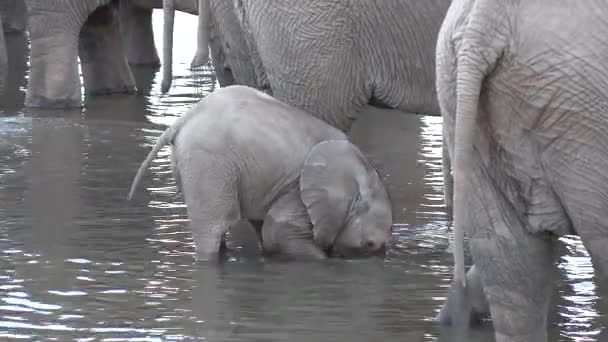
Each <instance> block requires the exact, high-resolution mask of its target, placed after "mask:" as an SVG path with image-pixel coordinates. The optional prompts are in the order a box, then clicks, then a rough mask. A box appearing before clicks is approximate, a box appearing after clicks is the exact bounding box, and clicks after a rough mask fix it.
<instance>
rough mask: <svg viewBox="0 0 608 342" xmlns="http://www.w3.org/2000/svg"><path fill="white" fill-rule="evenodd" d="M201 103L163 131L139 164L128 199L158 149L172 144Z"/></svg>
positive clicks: (198, 109) (133, 192)
mask: <svg viewBox="0 0 608 342" xmlns="http://www.w3.org/2000/svg"><path fill="white" fill-rule="evenodd" d="M201 102H202V101H201ZM201 104H202V103H199V104H198V105H196V106H194V107H193V108H191V109H190V110H188V111H187V112H186V113H185V114H184V115H182V116H181V117H180V118H179V119H177V120H175V122H174V123H173V125H171V126H170V127H169V128H167V129H166V130H165V131H164V132H163V134H161V135H160V138H158V142H156V145H154V147H152V150H151V151H150V153H148V156H147V157H146V159H145V160H144V161H143V163H141V165H140V166H139V170H137V174H136V175H135V178H133V183H132V184H131V190H130V191H129V195H128V196H127V200H129V201H130V200H131V199H132V198H133V195H134V194H135V190H136V189H137V186H138V185H139V183H141V180H142V178H143V177H144V173H145V172H146V170H147V169H148V167H149V166H150V164H151V163H152V160H153V159H154V157H155V156H156V154H157V153H158V151H160V150H161V149H162V148H163V147H164V146H165V145H168V144H170V143H171V142H172V141H173V139H174V138H175V135H176V134H177V132H178V131H179V129H180V128H181V127H182V126H183V125H184V124H185V123H186V122H187V121H188V120H190V118H192V117H193V116H194V115H195V114H196V113H199V112H200V107H201Z"/></svg>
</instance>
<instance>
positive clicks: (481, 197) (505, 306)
mask: <svg viewBox="0 0 608 342" xmlns="http://www.w3.org/2000/svg"><path fill="white" fill-rule="evenodd" d="M473 170H474V174H473V176H472V177H470V179H471V182H472V184H471V187H470V188H471V190H472V193H471V195H470V196H467V202H468V203H467V204H466V205H467V208H471V210H470V211H469V212H468V213H467V214H468V217H466V218H465V221H464V222H466V223H465V224H466V225H467V227H469V228H468V233H469V237H470V247H471V253H472V255H473V260H474V262H475V267H477V268H478V270H479V274H480V276H481V281H482V284H483V288H484V292H485V294H486V298H487V300H488V303H489V306H490V314H491V317H492V321H493V324H494V328H495V330H496V341H497V342H507V341H508V342H515V341H518V342H519V341H546V340H547V316H548V307H549V303H550V298H551V295H552V293H553V284H554V281H552V278H553V277H554V276H555V267H553V261H554V245H555V243H554V242H555V240H556V237H555V236H553V235H550V234H547V235H544V234H545V233H537V234H532V233H531V232H530V231H529V229H528V227H527V225H526V224H525V223H524V222H522V221H521V219H520V216H519V215H518V214H517V212H516V208H515V207H514V206H513V204H512V203H511V202H510V201H509V200H508V199H507V198H506V196H505V193H504V192H503V190H504V189H502V188H501V189H498V188H497V187H496V184H497V183H496V182H494V181H493V180H492V179H491V176H490V175H489V174H488V172H487V171H488V170H487V169H485V168H484V167H483V166H482V165H481V163H478V167H475V168H473Z"/></svg>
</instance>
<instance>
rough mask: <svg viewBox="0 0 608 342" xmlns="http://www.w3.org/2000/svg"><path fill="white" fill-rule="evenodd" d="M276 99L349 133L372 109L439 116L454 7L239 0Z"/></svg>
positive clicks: (392, 1) (440, 0)
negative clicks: (441, 38) (439, 41)
mask: <svg viewBox="0 0 608 342" xmlns="http://www.w3.org/2000/svg"><path fill="white" fill-rule="evenodd" d="M234 3H235V11H236V13H237V18H239V19H240V20H241V23H242V27H243V28H244V29H245V32H246V36H247V35H248V37H250V38H251V39H252V40H253V46H254V47H256V48H257V52H258V53H259V56H260V59H261V63H262V65H263V67H264V70H265V72H266V76H267V77H268V82H269V84H270V87H271V89H272V94H273V96H275V97H276V98H278V99H280V100H282V101H285V102H287V103H289V104H291V105H293V106H295V107H298V108H300V109H303V110H305V111H306V112H309V113H312V114H313V115H314V116H316V117H318V118H321V119H323V120H324V121H326V122H327V123H329V124H330V125H332V126H334V127H336V128H338V129H340V130H342V131H348V130H349V129H350V126H351V124H352V121H353V120H354V119H355V118H356V115H357V113H358V112H360V111H361V110H362V108H363V107H364V106H365V105H367V104H368V103H370V102H371V103H373V104H376V105H380V106H387V107H391V108H398V109H401V110H403V111H406V112H411V113H424V114H430V115H439V107H438V104H437V100H436V95H435V77H434V74H435V65H434V58H433V57H434V55H435V44H436V38H437V33H438V31H439V27H440V25H441V22H442V20H443V18H444V15H445V13H446V11H447V8H448V6H449V4H450V1H449V0H430V1H400V0H388V1H381V2H380V1H369V0H347V1H344V0H324V1H299V0H284V1H280V2H277V1H272V0H237V1H234Z"/></svg>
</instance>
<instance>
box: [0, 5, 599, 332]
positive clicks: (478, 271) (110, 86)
mask: <svg viewBox="0 0 608 342" xmlns="http://www.w3.org/2000/svg"><path fill="white" fill-rule="evenodd" d="M10 1H12V0H8V1H5V0H3V3H9V2H10ZM24 1H25V4H26V5H27V21H28V30H29V35H30V42H31V52H30V54H31V59H30V65H31V71H30V77H29V84H28V90H27V96H26V105H27V106H34V107H39V106H42V107H62V106H63V107H69V106H79V105H80V101H81V99H80V98H81V94H80V83H79V77H78V62H77V59H76V56H79V57H80V63H81V67H82V73H83V79H84V83H85V89H86V91H87V92H90V93H91V94H103V93H108V92H116V91H120V92H133V91H136V89H135V86H134V82H133V77H132V76H131V73H130V70H129V63H131V64H137V63H144V64H158V62H159V60H158V57H157V55H156V50H155V48H154V44H153V40H152V39H151V37H152V35H151V22H150V14H151V10H152V8H158V7H163V8H164V11H165V32H164V38H163V39H164V41H165V43H164V51H163V56H164V57H163V62H164V63H165V65H164V66H163V68H164V74H163V85H162V88H163V90H164V91H167V90H169V86H170V82H171V68H170V61H171V52H172V51H171V47H172V44H171V39H172V18H173V16H172V12H173V11H174V10H175V9H178V10H185V11H189V12H191V13H199V12H200V13H199V26H198V28H197V30H196V31H197V32H193V37H196V39H194V38H192V40H193V42H196V44H197V46H198V48H197V54H196V56H195V57H194V59H193V63H192V64H193V65H200V64H204V63H206V61H207V55H210V56H211V61H212V63H213V66H214V69H215V73H216V75H217V78H218V80H219V82H220V85H221V86H222V87H224V88H226V89H221V90H219V91H218V92H217V93H214V94H212V95H209V96H208V98H206V99H204V100H202V101H201V103H199V104H198V105H197V106H196V107H194V108H193V109H191V110H190V111H189V112H188V113H186V114H185V115H184V116H183V118H181V119H179V120H178V121H177V122H176V123H175V124H174V125H173V126H172V127H170V128H169V129H168V130H167V131H166V132H165V133H164V134H163V135H162V137H161V139H160V141H159V142H158V144H157V146H156V147H155V148H154V149H153V151H152V152H151V153H150V155H149V156H148V158H147V160H146V161H145V162H144V164H143V165H142V168H140V171H139V173H138V175H137V177H136V180H135V182H134V186H133V189H132V192H133V190H134V188H135V186H136V185H137V183H138V182H139V180H140V179H141V177H142V173H143V171H144V170H145V168H146V166H147V164H149V162H150V160H151V158H153V156H154V154H155V153H156V152H157V151H158V149H159V148H160V147H162V146H163V145H165V144H169V143H170V144H172V145H173V152H174V153H173V157H172V158H173V159H172V161H173V169H174V172H175V177H176V180H178V182H180V183H181V185H182V188H183V191H184V196H185V198H186V202H187V204H188V214H189V216H190V218H191V221H192V222H193V224H194V225H197V226H199V225H200V226H206V227H208V228H209V229H207V230H205V231H203V230H200V229H198V230H197V229H193V234H194V239H195V245H196V248H197V255H198V256H199V257H200V258H201V259H207V257H208V256H209V255H212V254H213V253H215V252H216V251H217V250H219V248H220V247H221V245H222V234H223V233H224V232H225V231H226V229H227V227H228V226H229V225H230V224H232V223H233V222H234V221H235V220H238V219H250V220H251V221H252V223H254V226H256V229H257V230H258V233H259V236H260V240H261V242H262V245H263V246H264V247H265V248H266V249H268V250H269V251H273V250H274V251H287V252H288V253H290V254H297V255H301V254H304V255H305V256H312V257H313V258H314V257H319V256H323V255H324V253H325V252H326V250H327V249H328V248H335V252H336V253H338V254H341V255H342V256H349V255H350V254H352V252H353V251H356V253H355V254H364V255H368V254H371V253H372V252H375V251H377V250H380V249H381V247H382V246H383V245H384V244H385V242H386V240H387V239H388V238H389V237H390V228H389V227H388V226H390V224H387V222H389V221H390V220H391V212H390V205H387V202H390V201H389V199H388V197H387V195H386V191H385V190H384V187H383V185H382V184H381V182H380V180H379V178H378V175H377V174H376V172H375V169H374V168H373V166H371V165H370V164H369V163H368V162H367V161H366V160H365V158H364V157H363V156H362V155H361V153H360V152H359V151H358V149H357V148H356V147H355V146H353V145H352V144H350V143H348V138H347V137H346V135H345V134H346V133H347V132H348V131H349V129H350V127H351V125H352V123H353V121H354V120H355V119H356V118H357V114H358V113H359V112H360V111H361V110H362V109H363V108H364V106H367V105H376V106H384V107H390V108H397V109H400V110H403V111H405V112H411V113H419V114H427V115H441V116H442V117H443V141H444V149H443V153H444V156H443V161H444V164H443V168H444V185H445V187H444V191H445V201H446V210H448V211H449V212H450V213H452V214H453V228H454V234H455V239H454V245H455V247H454V262H455V267H454V281H453V284H452V287H451V288H450V291H449V294H448V298H447V301H446V303H445V305H444V306H443V308H442V310H441V312H440V314H439V316H438V318H439V320H440V321H441V322H444V323H451V324H454V325H456V326H459V327H468V325H469V324H470V323H471V322H470V320H471V319H472V317H476V316H477V315H476V314H484V313H485V314H489V315H490V317H491V319H492V322H493V325H494V328H495V335H496V340H497V341H498V342H507V341H509V342H524V341H530V342H537V341H541V342H542V341H547V339H548V337H547V324H548V322H547V321H548V308H549V304H550V299H551V296H552V293H553V290H554V286H555V282H554V281H553V279H552V277H551V274H552V271H553V268H554V264H555V261H556V258H557V257H558V256H559V255H558V248H557V244H558V239H559V238H560V237H561V236H564V235H578V236H579V237H580V238H581V240H582V242H583V244H584V245H585V247H586V249H587V251H588V252H589V254H590V256H591V258H592V261H593V265H594V268H595V270H596V271H597V272H596V283H597V284H598V287H599V291H600V292H605V291H606V290H607V289H606V284H607V280H608V248H606V247H608V148H606V146H608V138H607V137H608V58H607V57H606V56H608V39H607V38H606V37H608V35H607V34H608V21H607V20H606V17H608V4H607V3H606V2H605V1H604V0H589V1H585V2H582V1H576V0H560V1H555V0H526V1H523V0H425V1H414V0H382V1H372V0H314V1H301V0H282V1H276V0H199V1H198V2H197V1H196V0H191V1H190V2H191V3H189V4H186V3H185V2H186V1H185V0H184V1H182V2H181V3H180V0H164V1H162V3H161V2H160V1H159V0H157V1H152V0H130V1H129V0H87V1H83V0H72V1H70V0H53V1H51V0H24ZM14 2H16V3H17V2H19V1H14ZM199 9H200V11H199ZM0 11H6V9H3V8H2V7H0ZM24 17H25V16H24ZM7 18H9V19H13V18H16V17H15V16H8V17H7V16H6V15H3V16H0V19H1V20H4V26H5V28H6V27H8V26H10V25H7ZM11 25H13V26H14V27H15V28H17V29H18V28H19V27H20V26H21V27H23V26H24V25H19V24H18V23H17V24H11ZM0 33H2V32H1V30H0ZM2 42H3V38H2V35H1V34H0V44H1V43H2ZM125 42H131V43H125ZM207 47H208V48H207ZM5 62H6V54H5V51H4V49H3V48H2V46H1V45H0V71H2V68H1V66H2V63H4V64H6V63H5ZM0 76H2V75H1V73H0ZM1 83H2V82H1V81H0V85H1ZM231 85H241V86H231ZM229 86H231V87H229ZM243 86H248V87H243ZM251 88H256V89H258V90H254V89H251ZM269 95H271V96H269ZM244 112H245V113H244ZM264 114H267V115H264ZM319 119H320V120H319ZM226 123H234V124H231V125H227V124H226ZM237 123H238V124H237ZM251 127H257V128H256V129H258V130H260V131H263V132H264V137H265V139H255V138H254V137H251V136H248V135H247V134H248V133H247V132H248V128H251ZM201 131H205V132H209V134H207V135H202V134H199V132H201ZM285 132H289V135H288V136H285ZM211 136H212V137H213V138H209V137H211ZM203 137H205V138H204V139H203ZM604 140H607V141H606V143H604V142H603V141H604ZM226 141H228V142H230V143H229V144H226ZM287 145H289V146H290V147H291V148H292V150H294V151H297V153H291V152H286V151H285V150H281V151H278V150H280V149H281V148H280V147H281V146H287ZM269 147H273V148H275V149H276V150H277V151H274V152H272V153H270V152H268V150H267V148H269ZM193 149H198V150H200V151H204V153H201V155H198V156H194V154H193V153H192V150H193ZM279 152H281V153H283V154H281V153H279ZM203 159H204V160H203ZM207 160H213V162H207ZM259 161H264V162H263V163H261V162H259ZM209 165H212V166H213V167H210V166H209ZM194 174H197V175H199V176H198V177H194V176H192V175H194ZM202 174H204V175H205V182H201V176H200V175H202ZM235 199H238V201H235ZM387 207H388V209H387ZM465 234H466V236H467V237H468V240H469V247H470V251H471V255H472V257H473V261H474V265H473V266H472V267H471V268H469V270H468V272H465V264H464V238H465ZM311 241H312V242H311ZM199 252H200V253H199Z"/></svg>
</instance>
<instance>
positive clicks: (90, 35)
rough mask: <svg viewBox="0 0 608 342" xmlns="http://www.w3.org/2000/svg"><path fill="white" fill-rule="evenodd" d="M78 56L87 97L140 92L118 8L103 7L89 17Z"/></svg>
mask: <svg viewBox="0 0 608 342" xmlns="http://www.w3.org/2000/svg"><path fill="white" fill-rule="evenodd" d="M79 55H80V62H81V66H82V74H83V79H84V84H85V90H86V92H87V94H91V95H99V94H112V93H134V92H135V91H136V90H137V89H136V86H135V78H134V77H133V74H132V73H131V68H130V67H129V64H128V62H127V58H126V54H125V51H124V48H123V43H122V38H121V34H120V25H119V18H118V8H117V5H115V4H112V5H108V6H103V7H100V8H99V9H97V10H96V11H95V12H93V14H91V15H90V16H89V18H88V20H87V21H86V22H85V24H84V26H83V27H82V30H81V32H80V42H79Z"/></svg>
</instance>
